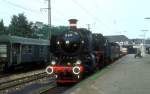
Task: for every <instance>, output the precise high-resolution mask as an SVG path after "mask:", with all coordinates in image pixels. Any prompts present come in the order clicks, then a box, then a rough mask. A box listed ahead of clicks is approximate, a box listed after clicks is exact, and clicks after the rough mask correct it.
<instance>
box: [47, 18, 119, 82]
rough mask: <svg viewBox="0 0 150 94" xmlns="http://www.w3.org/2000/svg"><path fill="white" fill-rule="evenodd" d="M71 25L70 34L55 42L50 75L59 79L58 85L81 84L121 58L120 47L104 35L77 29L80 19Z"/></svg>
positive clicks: (73, 21)
mask: <svg viewBox="0 0 150 94" xmlns="http://www.w3.org/2000/svg"><path fill="white" fill-rule="evenodd" d="M69 21H70V29H69V30H68V31H65V32H63V33H62V34H60V35H58V36H53V37H52V38H51V52H52V60H51V64H50V66H48V67H47V68H46V72H47V73H48V74H50V75H55V76H56V78H57V83H67V82H78V81H80V80H81V79H82V78H83V76H84V75H85V74H91V73H94V72H95V71H96V70H98V69H100V68H102V67H104V66H106V65H107V64H109V62H110V61H111V60H115V59H117V58H119V56H120V48H119V45H118V44H116V43H109V41H108V40H107V39H106V38H105V37H103V35H102V34H92V33H91V32H90V31H89V30H87V29H84V28H76V22H77V20H76V19H71V20H69Z"/></svg>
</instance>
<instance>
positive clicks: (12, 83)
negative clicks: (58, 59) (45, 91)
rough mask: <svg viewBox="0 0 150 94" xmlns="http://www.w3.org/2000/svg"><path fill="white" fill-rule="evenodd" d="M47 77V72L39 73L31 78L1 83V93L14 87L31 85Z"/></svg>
mask: <svg viewBox="0 0 150 94" xmlns="http://www.w3.org/2000/svg"><path fill="white" fill-rule="evenodd" d="M45 77H47V74H46V73H45V72H42V73H37V74H33V75H30V76H26V77H21V78H17V79H13V80H9V81H5V82H1V83H0V91H4V90H7V89H10V88H12V87H16V86H19V85H22V84H25V83H29V82H32V81H35V80H38V79H42V78H45Z"/></svg>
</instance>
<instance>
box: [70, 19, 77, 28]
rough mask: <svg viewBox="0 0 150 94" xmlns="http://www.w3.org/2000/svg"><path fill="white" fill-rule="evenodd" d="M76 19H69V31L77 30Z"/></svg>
mask: <svg viewBox="0 0 150 94" xmlns="http://www.w3.org/2000/svg"><path fill="white" fill-rule="evenodd" d="M77 21H78V20H77V19H70V20H69V24H70V29H71V30H76V29H77Z"/></svg>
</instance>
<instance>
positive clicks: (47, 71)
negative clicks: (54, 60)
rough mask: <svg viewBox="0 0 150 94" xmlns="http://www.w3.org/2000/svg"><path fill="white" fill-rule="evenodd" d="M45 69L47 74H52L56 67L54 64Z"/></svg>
mask: <svg viewBox="0 0 150 94" xmlns="http://www.w3.org/2000/svg"><path fill="white" fill-rule="evenodd" d="M45 71H46V73H47V74H52V73H53V72H54V69H53V67H52V66H48V67H47V68H46V70H45Z"/></svg>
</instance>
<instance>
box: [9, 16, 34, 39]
mask: <svg viewBox="0 0 150 94" xmlns="http://www.w3.org/2000/svg"><path fill="white" fill-rule="evenodd" d="M31 27H32V23H31V22H28V20H27V18H26V17H25V15H24V14H18V16H16V15H13V17H12V19H11V23H10V25H9V31H10V33H11V35H17V36H23V37H32V35H33V32H32V29H31Z"/></svg>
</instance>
